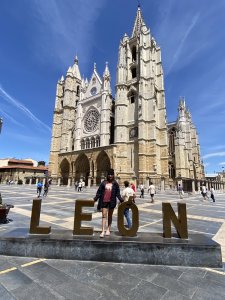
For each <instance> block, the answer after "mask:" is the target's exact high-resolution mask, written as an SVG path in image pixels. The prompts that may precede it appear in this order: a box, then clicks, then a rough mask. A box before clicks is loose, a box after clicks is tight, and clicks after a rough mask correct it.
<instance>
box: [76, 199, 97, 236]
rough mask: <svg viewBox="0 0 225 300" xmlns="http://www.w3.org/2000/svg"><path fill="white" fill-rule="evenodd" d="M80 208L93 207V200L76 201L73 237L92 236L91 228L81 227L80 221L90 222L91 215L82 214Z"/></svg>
mask: <svg viewBox="0 0 225 300" xmlns="http://www.w3.org/2000/svg"><path fill="white" fill-rule="evenodd" d="M82 207H94V200H76V202H75V218H74V227H73V235H93V232H94V230H93V227H81V222H82V221H91V220H92V213H90V214H87V213H85V214H84V213H82Z"/></svg>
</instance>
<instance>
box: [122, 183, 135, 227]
mask: <svg viewBox="0 0 225 300" xmlns="http://www.w3.org/2000/svg"><path fill="white" fill-rule="evenodd" d="M124 186H125V189H124V190H123V191H122V198H123V200H124V202H125V201H128V200H129V198H130V197H133V200H134V198H135V192H134V191H133V189H132V188H131V187H130V186H129V182H128V181H124ZM124 216H125V218H126V220H127V227H128V228H131V226H132V224H131V220H130V212H129V208H125V210H124Z"/></svg>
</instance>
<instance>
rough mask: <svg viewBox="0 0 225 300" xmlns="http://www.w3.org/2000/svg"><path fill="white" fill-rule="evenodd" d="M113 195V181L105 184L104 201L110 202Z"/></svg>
mask: <svg viewBox="0 0 225 300" xmlns="http://www.w3.org/2000/svg"><path fill="white" fill-rule="evenodd" d="M111 196H112V182H108V183H106V185H105V193H104V198H103V202H110V201H111Z"/></svg>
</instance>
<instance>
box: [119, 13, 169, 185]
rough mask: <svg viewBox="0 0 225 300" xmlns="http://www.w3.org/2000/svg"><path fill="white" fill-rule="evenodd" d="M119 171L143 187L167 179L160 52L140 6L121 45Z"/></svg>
mask: <svg viewBox="0 0 225 300" xmlns="http://www.w3.org/2000/svg"><path fill="white" fill-rule="evenodd" d="M115 144H116V145H117V154H116V170H117V172H118V174H119V175H118V176H119V177H120V178H121V179H129V180H130V179H131V178H132V177H137V178H138V179H139V183H140V182H142V183H147V184H148V181H149V180H150V179H151V180H152V181H156V180H157V179H159V180H160V178H162V177H167V176H168V149H167V126H166V107H165V94H164V79H163V70H162V63H161V49H160V47H158V46H157V45H156V42H155V40H154V38H153V37H152V35H151V33H150V30H149V29H148V28H147V27H146V25H145V22H144V19H143V16H142V12H141V8H140V7H138V10H137V14H136V18H135V22H134V26H133V30H132V35H131V37H128V36H127V34H125V35H124V37H123V39H122V40H121V42H120V45H119V56H118V64H117V82H116V101H115Z"/></svg>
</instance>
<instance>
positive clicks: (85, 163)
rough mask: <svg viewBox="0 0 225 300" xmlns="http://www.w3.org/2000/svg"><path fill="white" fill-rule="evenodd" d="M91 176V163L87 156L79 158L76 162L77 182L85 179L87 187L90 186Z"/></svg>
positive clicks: (83, 155)
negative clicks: (89, 179) (89, 178)
mask: <svg viewBox="0 0 225 300" xmlns="http://www.w3.org/2000/svg"><path fill="white" fill-rule="evenodd" d="M89 175H90V163H89V160H88V158H87V156H86V155H85V154H81V155H79V156H78V158H77V160H76V162H75V181H80V180H81V179H83V181H85V185H87V184H88V176H89Z"/></svg>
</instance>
